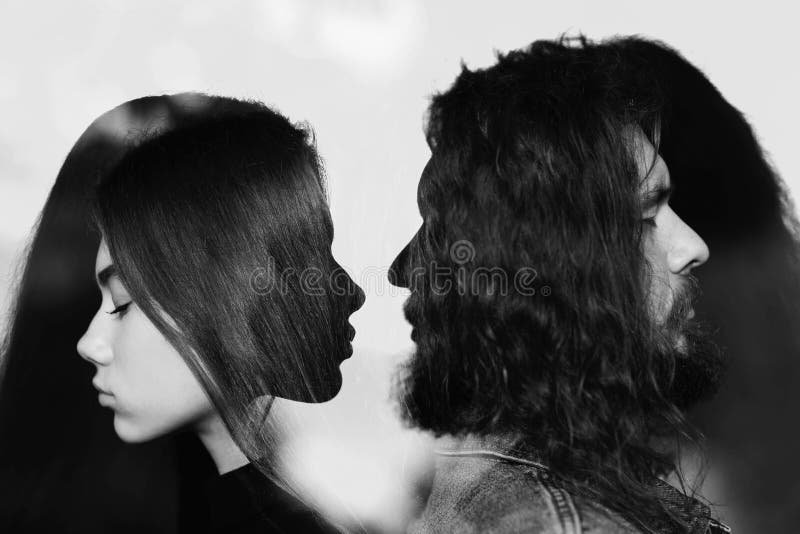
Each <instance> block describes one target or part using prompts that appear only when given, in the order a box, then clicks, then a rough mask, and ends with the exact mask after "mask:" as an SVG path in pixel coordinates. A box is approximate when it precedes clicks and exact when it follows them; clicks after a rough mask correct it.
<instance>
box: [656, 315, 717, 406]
mask: <svg viewBox="0 0 800 534" xmlns="http://www.w3.org/2000/svg"><path fill="white" fill-rule="evenodd" d="M676 339H677V340H676V341H675V344H674V345H673V346H674V349H673V350H674V353H673V357H674V358H675V376H674V378H673V381H672V385H671V388H670V391H669V397H670V400H672V402H674V403H675V404H676V405H677V406H678V407H679V408H681V409H683V410H688V409H689V408H691V407H693V406H694V405H695V404H697V403H699V402H701V401H706V400H709V399H710V398H712V397H713V396H714V395H715V394H716V393H717V391H718V390H719V386H720V384H721V382H722V378H723V375H724V372H725V367H726V365H725V360H724V358H723V356H722V352H721V351H720V350H719V348H718V347H717V345H716V344H715V343H714V342H713V341H712V339H711V337H710V335H709V334H708V333H707V332H706V331H705V330H704V329H703V328H702V327H701V326H698V325H696V324H695V325H692V326H691V327H689V328H687V329H686V331H685V332H682V333H680V334H679V335H678V336H677V338H676Z"/></svg>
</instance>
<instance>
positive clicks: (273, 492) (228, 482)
mask: <svg viewBox="0 0 800 534" xmlns="http://www.w3.org/2000/svg"><path fill="white" fill-rule="evenodd" d="M205 490H206V495H207V497H208V506H209V510H208V511H209V516H210V523H211V524H210V525H209V526H210V531H211V532H219V533H225V534H249V533H251V532H252V533H254V532H258V533H259V534H263V533H270V534H279V533H280V534H284V533H286V534H288V533H302V534H306V533H308V534H317V533H324V534H333V533H338V532H339V530H337V529H336V528H334V527H333V526H332V525H331V524H329V523H328V522H326V521H325V519H323V518H322V517H321V516H320V515H319V514H317V513H316V512H314V511H313V510H311V509H310V508H308V507H307V506H306V505H305V504H303V503H302V502H300V501H299V500H298V499H297V498H295V497H294V496H292V495H291V494H289V493H288V492H286V491H285V490H284V489H282V488H281V487H279V486H278V485H277V484H275V483H274V482H272V481H271V480H269V479H268V478H267V477H266V476H264V475H263V474H262V473H261V472H260V471H259V470H258V468H256V467H255V466H254V465H253V464H252V463H248V464H246V465H244V466H242V467H240V468H238V469H235V470H233V471H230V472H228V473H225V474H223V475H220V476H217V477H215V478H213V479H212V480H209V481H208V482H207V484H206V488H205Z"/></svg>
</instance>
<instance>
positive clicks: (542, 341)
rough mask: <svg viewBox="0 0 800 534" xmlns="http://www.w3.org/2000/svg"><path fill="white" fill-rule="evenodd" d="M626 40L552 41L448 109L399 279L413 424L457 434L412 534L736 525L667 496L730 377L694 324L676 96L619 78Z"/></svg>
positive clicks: (432, 142) (682, 496)
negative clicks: (693, 410) (680, 208)
mask: <svg viewBox="0 0 800 534" xmlns="http://www.w3.org/2000/svg"><path fill="white" fill-rule="evenodd" d="M620 42H624V40H623V41H608V42H605V43H602V44H592V43H589V42H587V41H585V40H583V39H581V40H580V41H579V42H578V43H577V44H573V43H571V42H569V41H567V40H562V41H558V42H552V41H537V42H535V43H533V44H532V45H531V46H530V47H528V48H526V49H524V50H519V51H513V52H510V53H508V54H505V55H500V56H499V58H498V61H497V63H496V64H495V65H493V66H491V67H489V68H486V69H483V70H475V71H470V70H469V69H467V68H466V67H465V68H464V69H463V70H462V72H461V74H460V75H459V76H458V78H457V79H456V81H455V82H454V84H453V85H452V87H450V88H449V89H448V90H447V91H445V92H443V93H441V94H438V95H437V96H435V97H434V99H433V101H432V104H431V106H430V109H429V114H428V122H427V125H426V135H427V139H428V144H429V146H430V147H431V153H432V154H431V159H430V161H429V162H428V164H427V165H426V167H425V169H424V171H423V173H422V177H421V179H420V183H419V190H418V202H419V208H420V213H421V215H422V219H423V224H422V226H421V227H420V230H419V231H418V233H417V235H416V236H415V237H414V239H412V241H411V242H410V243H409V245H408V246H407V247H406V248H405V249H404V250H403V251H402V252H401V253H400V255H399V256H398V258H397V259H396V260H395V262H394V264H393V266H392V271H391V273H390V279H391V281H392V282H393V283H395V284H397V285H402V286H405V287H408V288H409V289H410V290H411V295H410V297H409V300H408V302H407V303H406V306H405V313H406V317H407V319H408V320H409V322H410V323H411V325H412V327H413V330H412V339H413V340H414V341H415V342H416V345H417V347H416V352H415V353H414V354H413V356H412V358H411V359H410V361H409V362H408V364H407V365H406V367H405V368H404V370H403V374H402V376H401V380H400V383H399V386H400V388H399V392H398V394H399V397H400V400H401V406H402V407H403V412H404V415H405V417H406V419H407V420H409V421H410V422H412V423H413V424H414V425H416V426H418V427H420V428H422V429H424V430H428V431H431V432H433V433H434V434H436V435H438V436H446V437H447V438H446V443H445V444H443V446H442V447H441V448H440V450H439V451H438V452H439V455H438V457H437V469H436V474H435V479H434V483H433V489H432V493H431V496H430V498H429V500H428V504H427V507H426V509H425V511H424V513H423V515H422V517H421V518H420V519H419V520H418V521H417V522H416V524H415V525H414V526H413V527H412V531H413V532H502V533H506V532H530V531H534V532H583V531H587V532H588V531H591V532H640V531H641V532H673V531H674V532H698V533H704V532H707V531H708V530H709V529H710V528H723V527H719V526H718V523H717V522H716V521H715V520H713V519H712V518H711V512H710V510H709V508H708V507H707V506H706V505H705V504H703V503H702V502H700V501H699V500H697V499H694V498H692V496H691V495H687V492H685V491H681V490H679V489H677V488H675V487H673V486H670V485H668V484H667V483H666V482H664V481H663V478H664V477H666V476H668V475H670V474H673V473H674V472H675V471H676V468H677V455H678V453H679V450H680V446H681V445H684V444H687V445H689V446H691V445H692V444H694V443H695V442H696V441H697V440H698V438H697V434H696V432H695V431H694V430H693V428H692V426H691V425H690V424H689V423H688V422H687V420H686V418H685V415H684V411H685V410H686V409H687V408H689V407H690V406H692V405H693V404H694V403H696V402H697V401H698V400H700V399H702V398H704V397H707V396H708V395H710V394H711V393H713V392H714V390H715V388H716V387H717V383H718V381H719V376H720V369H721V361H720V357H719V353H718V352H717V351H716V349H715V348H714V346H713V344H712V343H711V342H710V341H709V340H708V337H707V336H706V335H705V334H704V332H703V329H702V328H701V326H700V325H699V324H697V323H696V322H695V320H694V311H693V305H692V303H693V300H694V299H695V297H696V294H697V290H698V287H697V282H696V279H695V278H694V277H693V275H692V273H693V271H694V269H697V268H698V267H700V266H701V265H702V264H703V263H704V262H706V260H707V259H708V257H709V251H708V248H707V246H706V244H705V242H704V241H703V240H702V238H701V237H700V236H699V235H698V234H697V233H696V232H695V231H694V230H693V229H692V228H691V227H689V226H688V225H687V224H686V223H685V222H684V221H683V220H682V219H681V218H680V217H679V216H678V215H677V214H676V213H675V212H674V211H673V210H672V208H671V207H670V205H669V199H670V195H671V193H672V190H673V187H672V183H671V180H670V176H669V168H668V162H665V161H664V160H663V159H662V158H661V157H660V156H659V155H658V147H659V138H660V131H661V127H662V124H661V113H660V111H661V97H660V91H659V88H658V85H657V84H656V83H653V84H648V83H641V82H642V80H643V79H644V80H645V81H646V76H648V73H647V72H646V71H643V72H641V73H640V74H639V80H638V82H640V83H635V84H626V83H623V80H626V79H629V77H630V72H627V71H626V70H625V69H626V65H625V64H624V62H623V61H622V60H621V59H620V54H618V53H616V47H617V46H619V43H620ZM464 243H467V244H468V245H469V250H470V253H469V254H468V255H467V256H466V257H465V256H464V255H462V254H457V253H456V251H455V249H456V244H464ZM531 270H533V272H535V283H534V284H533V287H532V288H531V287H530V285H526V286H525V287H524V288H523V287H519V285H518V281H519V279H520V278H519V276H517V275H518V273H520V272H522V271H527V272H530V271H531ZM487 271H491V272H492V273H498V272H499V273H502V275H503V276H502V277H498V276H494V275H493V276H480V274H481V273H485V272H487ZM448 277H449V278H448ZM476 280H477V283H476ZM444 282H447V283H444ZM503 284H506V285H508V287H510V290H509V291H504V290H502V289H503V287H502V285H503ZM443 288H444V289H448V288H449V290H443ZM531 289H533V291H531Z"/></svg>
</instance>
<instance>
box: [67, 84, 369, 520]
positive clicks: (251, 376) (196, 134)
mask: <svg viewBox="0 0 800 534" xmlns="http://www.w3.org/2000/svg"><path fill="white" fill-rule="evenodd" d="M211 98H217V97H211ZM235 102H237V103H236V104H232V105H231V106H230V109H229V111H228V112H226V113H224V114H215V115H213V116H209V117H208V119H207V120H198V121H196V122H194V123H193V124H191V125H188V126H186V127H182V128H175V129H173V130H171V131H169V132H166V133H164V134H160V135H154V136H151V137H150V138H149V139H148V140H146V141H144V142H143V143H141V144H140V145H138V146H136V147H135V148H133V149H131V150H130V151H128V152H127V153H126V154H125V155H124V156H123V157H122V159H121V161H120V162H119V163H118V164H117V165H116V166H115V167H114V168H113V169H112V170H111V171H110V172H109V173H108V174H107V176H105V177H104V179H103V180H102V181H101V183H100V184H99V185H98V187H97V190H96V199H95V202H94V206H95V211H94V213H95V220H96V223H97V226H98V228H99V230H100V232H101V234H102V239H101V242H100V245H99V247H98V251H97V257H96V264H95V275H96V281H97V284H98V286H99V288H100V292H101V295H102V300H101V303H100V307H99V309H98V310H97V313H96V314H95V316H94V317H93V318H92V320H91V323H90V324H89V326H88V328H87V330H86V332H85V333H84V335H83V336H82V337H81V339H80V340H79V342H78V344H77V347H78V352H79V354H80V355H81V356H82V357H83V358H84V359H86V360H87V361H89V362H91V363H92V364H93V365H94V367H95V369H96V371H95V373H94V377H93V381H92V383H93V385H94V386H95V388H96V389H97V390H98V393H99V397H98V400H99V402H100V404H102V405H103V406H106V407H108V408H110V409H111V410H112V411H113V415H114V429H115V431H116V433H117V435H118V436H119V437H120V438H121V439H122V440H123V441H125V442H128V443H139V442H145V441H149V440H152V439H155V438H158V437H161V436H164V435H167V434H170V433H173V432H175V431H179V430H189V431H191V432H194V433H195V434H196V435H197V436H198V437H199V438H200V440H201V441H202V443H203V445H204V446H205V448H206V449H207V450H208V452H209V454H210V455H211V457H212V459H213V460H214V463H215V465H216V467H217V470H218V471H219V473H220V474H221V475H223V476H222V477H221V478H220V479H219V480H217V481H215V483H214V484H212V485H211V487H210V491H211V494H212V500H213V499H214V498H216V500H217V502H212V503H210V505H211V507H212V512H211V513H212V519H213V522H214V524H215V526H216V528H217V529H218V530H220V531H225V532H228V531H249V530H248V529H250V528H252V529H254V530H257V531H258V532H263V531H270V530H269V529H273V530H274V531H284V530H287V531H303V532H314V531H328V530H330V528H331V527H330V526H328V525H327V524H326V523H325V522H324V520H322V519H321V518H319V517H318V516H317V515H316V514H315V513H314V512H313V511H312V510H311V509H310V508H308V507H306V505H304V504H303V503H302V502H301V500H300V499H297V498H296V497H295V496H294V495H293V494H292V492H291V491H287V489H286V488H284V487H283V484H282V483H281V481H280V477H279V476H278V475H277V474H276V473H275V470H274V467H273V465H272V462H271V458H270V454H271V452H272V450H273V446H274V441H275V435H274V433H273V430H272V428H271V425H270V420H269V409H270V406H271V404H272V402H273V400H274V399H275V398H285V399H290V400H296V401H303V402H323V401H326V400H329V399H331V398H333V397H334V396H335V395H336V394H337V393H338V391H339V389H340V387H341V380H342V377H341V373H340V370H339V365H340V364H341V363H342V361H344V360H345V359H346V358H348V357H349V356H350V355H351V354H352V348H351V345H350V342H351V341H352V338H353V336H354V334H355V331H354V330H353V328H352V326H350V325H349V322H348V318H349V316H350V314H351V313H353V312H354V311H355V310H357V309H358V308H359V307H360V306H361V305H362V304H363V299H364V295H363V292H362V291H361V289H360V288H359V287H358V286H357V285H356V284H355V283H354V282H353V281H352V279H351V278H350V277H349V276H348V275H347V274H346V273H345V271H344V270H343V269H342V268H341V266H339V264H338V263H337V262H336V260H335V259H334V258H333V256H332V254H331V242H332V239H333V227H332V222H331V218H330V213H329V210H328V204H327V199H326V193H325V183H324V176H323V169H322V165H321V162H320V159H319V156H318V155H317V152H316V149H315V147H314V145H313V141H312V139H311V137H310V135H309V133H308V131H307V130H306V129H305V128H302V127H298V126H296V125H294V124H292V123H291V122H290V121H289V120H288V119H286V118H285V117H283V116H282V115H280V114H279V113H277V112H275V111H273V110H271V109H269V108H267V107H266V106H264V105H262V104H259V103H256V102H241V101H235ZM264 475H266V476H264ZM219 501H222V502H219ZM237 529H238V530H237Z"/></svg>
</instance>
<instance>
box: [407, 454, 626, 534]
mask: <svg viewBox="0 0 800 534" xmlns="http://www.w3.org/2000/svg"><path fill="white" fill-rule="evenodd" d="M411 532H413V533H420V534H421V533H423V532H425V533H445V532H464V533H470V532H474V533H484V532H485V533H493V534H515V533H522V532H538V533H542V534H548V533H554V534H555V533H559V534H561V533H563V534H579V533H593V534H603V533H606V532H622V533H625V532H638V531H637V530H635V529H633V528H631V527H630V525H628V524H627V523H626V522H624V521H623V520H622V519H620V518H618V517H616V516H615V515H614V514H611V513H609V512H608V511H607V510H604V509H602V508H601V507H599V506H595V505H594V504H593V503H591V502H587V501H586V500H584V499H580V498H576V497H575V496H573V495H571V494H570V493H569V492H568V491H566V490H565V489H563V488H562V487H561V486H559V484H558V483H557V481H555V480H554V479H553V478H552V477H551V476H550V475H549V474H548V472H547V471H546V469H544V468H543V467H542V466H539V465H537V464H536V463H535V462H530V463H527V464H526V463H520V462H519V461H509V460H507V459H504V458H499V457H496V456H492V455H459V456H451V457H444V458H441V459H440V460H439V461H438V462H437V472H436V475H435V479H434V485H433V489H432V492H431V495H430V498H429V500H428V504H427V507H426V509H425V512H424V514H423V516H422V517H421V518H420V520H419V521H417V523H415V525H414V526H413V527H412V529H411Z"/></svg>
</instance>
